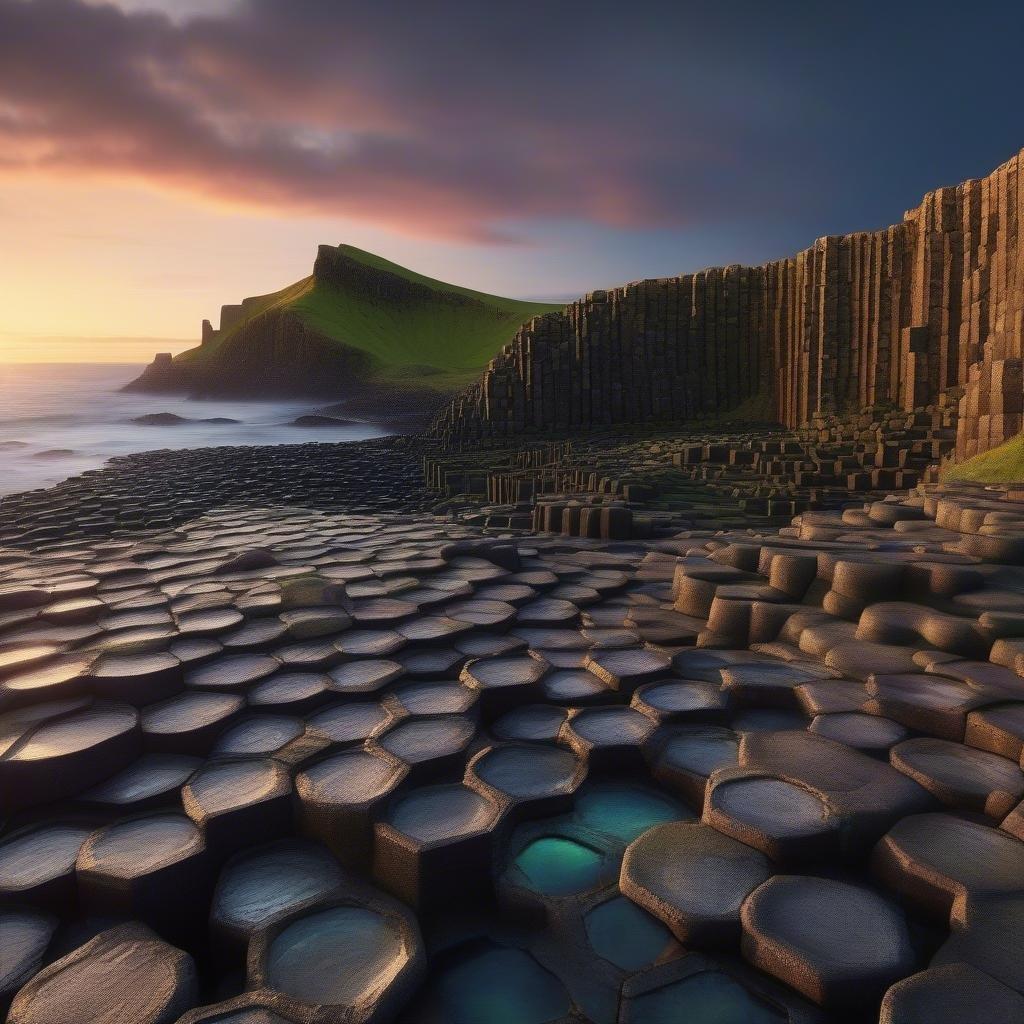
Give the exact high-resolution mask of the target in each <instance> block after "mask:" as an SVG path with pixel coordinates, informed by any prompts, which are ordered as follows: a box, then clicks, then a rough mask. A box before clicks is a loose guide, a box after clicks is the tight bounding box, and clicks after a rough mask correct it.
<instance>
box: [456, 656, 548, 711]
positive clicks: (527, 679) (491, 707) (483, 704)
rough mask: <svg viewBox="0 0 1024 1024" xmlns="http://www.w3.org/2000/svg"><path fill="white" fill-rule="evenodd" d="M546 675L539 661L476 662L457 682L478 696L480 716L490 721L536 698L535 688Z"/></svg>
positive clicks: (490, 659)
mask: <svg viewBox="0 0 1024 1024" xmlns="http://www.w3.org/2000/svg"><path fill="white" fill-rule="evenodd" d="M547 671H548V664H547V662H545V661H543V660H541V659H539V658H529V657H522V658H517V657H511V658H479V659H476V660H475V661H471V662H469V664H468V665H466V667H465V668H464V669H463V670H462V674H461V675H460V676H459V678H460V679H461V680H462V682H463V683H465V684H466V685H467V686H468V687H470V688H472V689H474V690H476V691H478V692H479V694H480V711H481V714H483V715H484V716H485V717H487V718H494V717H495V716H497V715H500V714H502V713H503V712H505V711H508V710H509V709H510V708H513V707H515V705H517V704H522V703H525V702H527V701H529V700H530V699H531V698H534V697H535V696H537V695H538V689H537V684H538V683H539V682H540V680H541V679H542V678H543V677H544V674H545V673H546V672H547Z"/></svg>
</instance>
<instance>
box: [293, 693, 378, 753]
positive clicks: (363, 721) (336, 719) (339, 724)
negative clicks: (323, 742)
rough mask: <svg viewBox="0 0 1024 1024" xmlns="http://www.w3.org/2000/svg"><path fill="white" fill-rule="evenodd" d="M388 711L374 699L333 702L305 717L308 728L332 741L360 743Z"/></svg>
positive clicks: (376, 727)
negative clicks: (351, 702) (352, 702)
mask: <svg viewBox="0 0 1024 1024" xmlns="http://www.w3.org/2000/svg"><path fill="white" fill-rule="evenodd" d="M388 717H389V716H388V712H387V711H386V710H385V708H384V707H383V706H382V705H380V704H378V703H376V702H374V701H359V702H357V703H354V704H349V703H345V704H333V705H330V706H327V707H324V708H321V709H320V710H319V711H317V712H316V714H313V715H310V716H309V717H308V718H307V719H306V724H307V725H308V726H309V728H310V729H314V730H316V731H317V732H320V733H323V734H324V735H325V736H327V737H328V738H329V739H330V740H331V742H332V743H337V744H348V743H362V742H363V740H365V739H366V738H367V737H368V736H371V735H372V734H373V733H374V732H375V731H376V730H377V729H379V728H380V727H381V726H382V725H383V724H384V723H385V722H386V721H388Z"/></svg>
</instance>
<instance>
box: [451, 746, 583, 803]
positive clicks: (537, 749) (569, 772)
mask: <svg viewBox="0 0 1024 1024" xmlns="http://www.w3.org/2000/svg"><path fill="white" fill-rule="evenodd" d="M468 770H469V772H471V773H472V774H473V775H474V776H475V777H476V778H477V779H479V780H480V781H481V782H482V783H484V784H485V785H487V786H489V787H490V788H491V789H494V790H496V791H497V792H498V793H500V794H503V795H504V796H505V797H507V798H509V799H511V800H514V801H519V802H522V803H536V802H538V801H549V800H553V799H557V798H558V797H567V796H569V795H570V794H571V793H572V792H573V791H574V790H575V789H576V787H577V786H578V785H579V784H580V782H581V780H582V777H583V775H584V774H585V771H586V769H585V767H584V765H583V764H582V763H581V761H580V760H579V759H578V758H577V757H576V756H574V754H573V753H572V751H569V750H565V749H563V748H561V747H555V746H537V745H534V744H529V743H507V744H500V745H497V746H493V747H488V748H486V749H485V750H482V751H481V752H480V753H479V754H478V755H477V756H476V757H475V758H474V759H473V761H472V763H471V764H470V766H469V769H468Z"/></svg>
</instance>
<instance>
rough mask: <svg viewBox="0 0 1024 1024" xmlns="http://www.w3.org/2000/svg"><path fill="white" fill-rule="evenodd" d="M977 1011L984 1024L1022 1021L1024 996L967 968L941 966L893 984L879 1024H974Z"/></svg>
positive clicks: (956, 964) (975, 970)
mask: <svg viewBox="0 0 1024 1024" xmlns="http://www.w3.org/2000/svg"><path fill="white" fill-rule="evenodd" d="M980 1007H984V1011H983V1012H984V1020H985V1024H1017V1022H1018V1021H1021V1020H1024V995H1021V994H1020V993H1019V992H1016V991H1014V990H1013V989H1012V988H1010V987H1009V986H1007V985H1004V984H1003V983H1002V982H999V981H996V979H995V978H993V977H991V976H990V975H988V974H986V973H985V972H984V971H980V970H978V969H977V968H976V967H972V966H971V965H970V964H960V963H952V964H943V965H942V966H940V967H931V968H929V969H928V970H926V971H921V972H920V973H919V974H912V975H911V976H910V977H909V978H904V979H903V980H902V981H898V982H896V984H895V985H893V986H892V988H890V989H889V991H888V992H886V994H885V998H884V999H883V1000H882V1009H881V1013H880V1014H879V1017H878V1024H920V1022H921V1021H943V1024H973V1022H974V1021H976V1020H978V1013H979V1008H980Z"/></svg>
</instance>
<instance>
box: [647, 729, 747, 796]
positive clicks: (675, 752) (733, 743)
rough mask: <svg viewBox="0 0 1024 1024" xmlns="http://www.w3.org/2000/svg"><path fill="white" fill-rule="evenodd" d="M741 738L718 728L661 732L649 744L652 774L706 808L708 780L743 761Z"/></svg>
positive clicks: (648, 754) (662, 730)
mask: <svg viewBox="0 0 1024 1024" xmlns="http://www.w3.org/2000/svg"><path fill="white" fill-rule="evenodd" d="M739 745H740V740H739V736H737V735H736V733H734V732H733V731H732V730H731V729H726V728H723V727H722V726H714V725H677V726H670V727H668V728H665V729H660V730H658V732H656V733H655V734H654V735H653V736H652V737H651V739H650V740H649V741H648V743H647V747H646V751H645V753H646V755H647V758H648V760H649V762H650V765H651V774H652V775H653V776H654V777H655V778H656V779H657V780H658V781H659V782H661V783H662V784H663V785H666V786H668V787H669V788H670V789H673V790H675V791H676V792H677V793H678V794H679V795H680V796H681V797H683V799H684V800H686V802H687V803H688V804H689V805H690V806H691V807H695V808H698V809H700V808H702V807H703V806H704V794H705V791H706V789H707V783H708V777H709V776H710V775H711V774H712V773H713V772H714V771H716V770H717V769H719V768H727V767H730V766H732V765H734V764H736V761H737V759H738V757H739Z"/></svg>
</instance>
